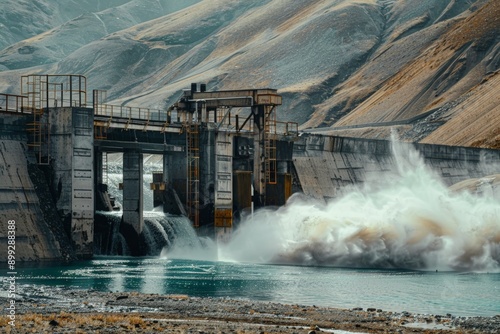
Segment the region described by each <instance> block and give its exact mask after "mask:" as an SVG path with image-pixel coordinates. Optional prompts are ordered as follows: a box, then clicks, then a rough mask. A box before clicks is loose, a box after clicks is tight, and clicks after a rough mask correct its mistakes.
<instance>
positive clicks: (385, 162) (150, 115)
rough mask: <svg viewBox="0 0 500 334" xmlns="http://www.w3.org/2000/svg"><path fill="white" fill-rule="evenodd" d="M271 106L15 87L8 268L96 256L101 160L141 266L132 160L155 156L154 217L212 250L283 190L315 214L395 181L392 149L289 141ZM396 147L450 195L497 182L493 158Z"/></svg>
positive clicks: (5, 115) (137, 182) (7, 153)
mask: <svg viewBox="0 0 500 334" xmlns="http://www.w3.org/2000/svg"><path fill="white" fill-rule="evenodd" d="M281 104H282V97H281V96H280V95H279V94H278V91H277V90H276V89H270V88H259V89H255V88H252V89H244V90H221V91H208V90H207V87H206V85H205V84H196V83H193V84H191V87H188V88H187V89H185V90H184V91H183V92H182V94H181V96H180V97H179V99H178V101H177V102H175V103H174V104H173V105H171V106H167V107H166V108H165V109H164V110H151V109H148V108H141V107H130V106H121V105H111V104H108V103H107V96H106V91H102V90H92V91H91V92H90V91H88V90H87V84H86V78H85V77H84V76H82V75H27V76H23V77H22V78H21V92H20V93H19V94H0V108H1V109H0V114H1V118H0V219H1V221H2V225H1V228H0V240H1V243H2V244H5V245H7V224H6V222H7V221H8V220H16V228H17V234H16V236H17V244H18V245H19V247H18V248H19V253H18V257H17V258H18V260H21V261H22V260H25V261H36V260H45V259H71V258H91V257H92V256H93V254H95V253H96V249H102V247H103V243H102V240H104V239H107V238H109V235H103V233H104V234H106V233H109V232H103V229H97V228H96V212H97V211H113V203H112V198H110V196H109V193H108V177H107V167H108V154H109V153H121V154H123V166H122V167H123V180H122V182H121V183H120V189H121V191H122V192H123V201H122V208H121V212H120V213H121V218H120V221H119V223H118V226H113V229H117V230H119V231H120V233H121V234H122V235H123V236H124V238H125V239H126V241H127V243H128V245H129V248H130V252H131V254H132V255H145V253H144V247H143V245H141V243H142V241H141V240H142V239H141V235H142V234H143V231H144V207H143V203H144V200H143V199H144V189H143V180H144V170H143V165H144V161H143V160H144V155H149V154H155V155H159V156H161V157H162V158H161V160H162V166H161V170H158V171H156V172H154V173H153V175H152V179H153V182H151V184H150V189H149V190H150V191H151V192H153V193H154V202H155V206H161V207H162V208H163V211H164V212H167V213H170V214H173V215H179V216H185V217H187V218H188V219H189V220H190V222H191V224H192V226H193V227H194V229H195V230H196V231H198V233H200V234H203V235H207V236H209V237H211V238H213V239H214V240H218V241H222V242H223V241H224V240H226V239H227V238H229V237H230V236H231V233H232V231H233V229H235V228H236V227H237V224H238V221H239V219H240V217H241V216H242V215H245V214H248V213H249V212H253V210H257V209H259V208H263V207H280V206H283V205H285V204H286V203H287V200H288V199H289V198H290V197H291V196H292V194H294V193H304V194H305V195H306V196H308V197H311V198H315V199H316V200H319V201H324V202H325V203H326V202H328V201H331V200H334V199H335V198H337V197H338V196H340V195H341V194H342V193H343V192H344V191H345V189H348V188H350V187H355V186H360V185H362V184H363V183H364V182H366V181H367V180H370V179H374V178H380V177H381V176H382V175H385V176H389V177H390V175H391V174H392V173H395V172H397V170H396V169H397V164H396V163H395V159H397V157H396V156H395V155H394V149H393V145H392V143H391V141H389V140H369V139H361V138H348V137H336V136H323V135H318V134H312V133H305V132H300V131H299V130H298V124H297V123H293V122H286V121H282V120H279V119H278V115H279V116H280V117H281V118H283V119H286V111H281V110H279V106H280V105H281ZM278 110H279V111H278ZM408 145H410V146H412V147H413V148H414V149H416V150H417V151H418V152H419V154H420V155H421V157H422V158H423V159H424V160H425V162H426V164H427V165H428V166H430V167H431V168H432V169H433V170H434V171H435V172H436V173H437V174H438V175H439V176H440V177H441V178H442V179H443V181H444V182H445V183H446V184H447V185H450V186H451V185H453V184H456V183H458V182H461V181H464V180H467V179H470V178H482V177H484V176H486V175H490V174H495V173H499V172H500V171H499V170H498V166H500V151H498V150H487V149H480V148H468V147H451V146H440V145H419V144H408ZM402 151H403V152H401V151H400V153H401V154H405V152H404V148H403V149H402ZM485 182H486V183H487V181H485ZM2 249H6V247H3V248H2ZM1 254H3V255H2V257H6V254H4V251H3V250H2V253H1Z"/></svg>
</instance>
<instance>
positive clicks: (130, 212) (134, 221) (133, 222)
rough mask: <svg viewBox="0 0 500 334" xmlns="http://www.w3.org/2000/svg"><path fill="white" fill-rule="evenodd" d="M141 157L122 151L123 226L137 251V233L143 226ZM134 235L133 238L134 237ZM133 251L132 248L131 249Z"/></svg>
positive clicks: (139, 232) (135, 153)
mask: <svg viewBox="0 0 500 334" xmlns="http://www.w3.org/2000/svg"><path fill="white" fill-rule="evenodd" d="M142 163H143V157H142V154H141V153H139V152H124V153H123V225H124V226H123V228H124V229H125V231H126V234H127V235H126V236H125V238H126V239H127V241H128V242H129V243H134V242H135V243H136V245H135V247H134V246H132V247H131V248H136V249H135V251H139V248H138V247H139V246H140V245H139V238H138V237H139V235H141V233H142V230H143V228H144V217H143V187H142V178H143V168H142V165H143V164H142ZM134 237H135V238H134ZM131 250H132V252H133V253H134V249H131Z"/></svg>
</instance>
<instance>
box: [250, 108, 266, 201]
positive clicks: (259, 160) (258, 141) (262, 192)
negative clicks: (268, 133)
mask: <svg viewBox="0 0 500 334" xmlns="http://www.w3.org/2000/svg"><path fill="white" fill-rule="evenodd" d="M252 113H253V121H254V144H253V148H254V159H253V177H254V179H253V186H254V189H255V192H256V194H255V196H254V198H253V199H252V200H253V202H254V203H255V204H256V205H257V206H262V205H264V204H265V201H266V175H265V170H264V169H265V166H264V163H265V149H264V134H265V133H264V122H265V119H264V117H265V115H264V113H265V108H264V106H261V105H259V106H255V107H253V108H252Z"/></svg>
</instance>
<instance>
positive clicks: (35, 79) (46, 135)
mask: <svg viewBox="0 0 500 334" xmlns="http://www.w3.org/2000/svg"><path fill="white" fill-rule="evenodd" d="M25 84H26V88H27V92H26V93H25V94H23V95H27V96H28V107H29V108H30V109H31V113H32V115H33V121H32V122H28V123H27V124H26V125H27V131H28V134H29V141H28V147H30V148H31V149H32V150H33V151H34V152H35V154H36V157H37V160H38V164H40V165H48V164H49V162H50V156H49V153H50V151H49V144H50V131H49V123H48V117H43V116H44V110H43V107H42V106H43V99H42V96H43V95H44V92H43V91H42V90H43V88H44V87H45V82H43V81H42V80H41V76H28V77H27V81H26V83H25ZM22 86H24V85H22ZM23 93H24V92H23Z"/></svg>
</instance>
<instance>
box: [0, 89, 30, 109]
mask: <svg viewBox="0 0 500 334" xmlns="http://www.w3.org/2000/svg"><path fill="white" fill-rule="evenodd" d="M31 111H32V109H31V108H29V107H28V97H27V96H24V95H16V94H2V93H0V112H10V113H23V114H29V113H31Z"/></svg>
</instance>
